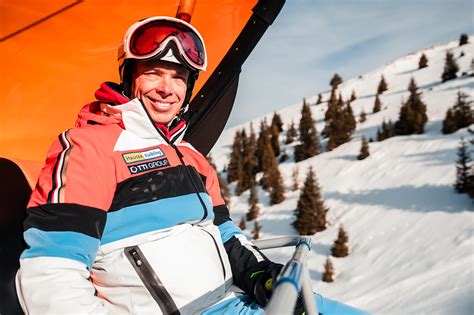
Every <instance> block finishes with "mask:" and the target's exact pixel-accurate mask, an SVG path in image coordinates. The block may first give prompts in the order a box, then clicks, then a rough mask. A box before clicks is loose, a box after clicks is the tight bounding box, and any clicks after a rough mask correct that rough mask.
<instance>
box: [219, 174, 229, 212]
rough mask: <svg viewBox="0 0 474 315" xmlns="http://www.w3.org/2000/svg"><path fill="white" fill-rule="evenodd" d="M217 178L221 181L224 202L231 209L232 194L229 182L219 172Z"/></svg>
mask: <svg viewBox="0 0 474 315" xmlns="http://www.w3.org/2000/svg"><path fill="white" fill-rule="evenodd" d="M217 180H218V181H219V187H220V189H221V196H222V199H224V203H225V205H226V206H227V208H229V209H230V197H231V194H230V189H229V185H228V184H227V181H226V180H225V179H224V178H223V177H222V176H220V175H219V174H217Z"/></svg>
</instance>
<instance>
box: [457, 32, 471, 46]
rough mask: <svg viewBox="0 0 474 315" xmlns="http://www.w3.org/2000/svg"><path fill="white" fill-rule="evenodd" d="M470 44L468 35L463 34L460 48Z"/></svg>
mask: <svg viewBox="0 0 474 315" xmlns="http://www.w3.org/2000/svg"><path fill="white" fill-rule="evenodd" d="M468 43H469V37H468V36H467V34H461V36H460V37H459V46H462V45H466V44H468Z"/></svg>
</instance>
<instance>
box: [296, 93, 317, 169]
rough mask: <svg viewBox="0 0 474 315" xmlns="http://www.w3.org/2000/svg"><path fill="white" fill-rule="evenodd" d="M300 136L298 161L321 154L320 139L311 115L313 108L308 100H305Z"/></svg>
mask: <svg viewBox="0 0 474 315" xmlns="http://www.w3.org/2000/svg"><path fill="white" fill-rule="evenodd" d="M299 138H300V139H299V140H300V144H299V145H297V146H296V147H295V161H296V162H299V161H303V160H306V159H307V158H310V157H312V156H315V155H317V154H319V139H318V135H317V132H316V127H315V124H314V120H313V117H312V115H311V108H310V107H309V105H308V104H307V103H306V100H303V108H302V109H301V120H300V125H299Z"/></svg>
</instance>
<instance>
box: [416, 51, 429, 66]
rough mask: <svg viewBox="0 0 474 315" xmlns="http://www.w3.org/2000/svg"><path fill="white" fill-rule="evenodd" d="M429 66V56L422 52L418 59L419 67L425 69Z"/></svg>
mask: <svg viewBox="0 0 474 315" xmlns="http://www.w3.org/2000/svg"><path fill="white" fill-rule="evenodd" d="M426 67H428V58H426V55H425V54H421V57H420V61H418V69H423V68H426Z"/></svg>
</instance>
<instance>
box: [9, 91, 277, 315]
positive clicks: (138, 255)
mask: <svg viewBox="0 0 474 315" xmlns="http://www.w3.org/2000/svg"><path fill="white" fill-rule="evenodd" d="M96 98H97V99H98V100H99V101H96V102H92V103H90V104H87V105H85V106H84V107H83V108H82V110H81V111H80V113H79V117H78V120H77V122H76V127H75V128H73V129H70V130H67V131H65V132H63V133H61V134H60V135H59V137H58V139H57V140H56V141H55V142H54V143H53V145H52V146H51V148H50V149H49V152H48V155H47V159H46V163H45V166H44V168H43V169H42V171H41V174H40V176H39V179H38V183H37V185H36V187H35V189H34V190H33V192H32V195H31V198H30V201H29V204H28V209H27V213H28V215H27V218H26V220H25V222H24V229H25V231H24V239H25V241H26V243H27V245H28V248H27V249H26V250H25V251H24V252H23V253H22V255H21V257H20V269H19V271H18V273H17V279H16V285H17V292H18V296H19V300H20V304H21V306H22V308H23V310H24V311H25V313H29V314H47V313H58V314H63V313H111V314H117V313H128V314H148V313H150V314H152V313H153V314H160V313H165V314H168V313H169V314H179V313H183V314H190V313H195V312H199V311H200V310H202V309H204V308H206V307H209V306H210V305H212V304H213V303H215V302H216V301H218V300H219V299H221V298H222V297H223V296H224V295H225V294H226V292H227V291H228V289H229V286H230V285H231V284H232V282H234V283H235V284H237V285H239V286H240V287H241V288H242V289H243V290H244V291H249V290H252V288H250V286H251V285H250V284H249V283H247V280H246V279H247V277H248V273H249V272H251V271H253V270H256V269H258V266H260V265H262V264H264V263H265V262H266V261H268V260H267V259H266V258H265V257H264V256H263V255H262V254H261V253H260V252H259V251H258V249H256V248H255V247H253V246H252V245H251V243H250V242H249V241H248V240H247V239H246V238H245V237H244V235H243V234H242V231H241V230H240V229H239V228H237V227H236V226H235V225H234V224H233V223H232V221H231V220H230V218H229V211H228V209H227V207H226V206H225V204H224V201H223V199H222V197H221V195H220V188H219V184H218V180H217V175H216V172H215V170H214V169H213V168H212V167H211V166H210V165H209V163H208V162H207V160H206V158H205V157H204V156H203V155H202V154H201V153H199V152H198V151H197V150H195V149H194V148H193V146H192V145H191V144H189V143H187V142H185V141H183V140H182V139H183V136H184V133H185V130H186V123H185V122H184V121H178V122H177V123H175V124H174V126H173V128H170V130H168V129H167V128H164V127H163V126H156V125H155V124H154V122H153V121H152V120H151V118H150V117H149V115H148V113H147V111H146V109H145V107H144V106H143V104H142V103H141V102H140V100H138V99H134V100H128V99H127V98H125V97H124V96H122V95H121V94H120V93H119V92H118V91H116V85H113V84H110V83H108V84H106V83H104V84H102V86H101V88H100V89H99V90H98V91H97V92H96Z"/></svg>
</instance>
